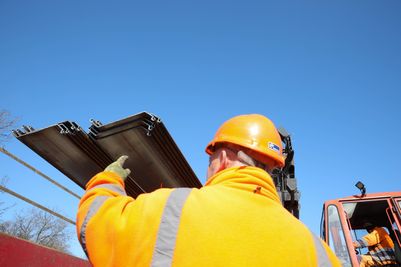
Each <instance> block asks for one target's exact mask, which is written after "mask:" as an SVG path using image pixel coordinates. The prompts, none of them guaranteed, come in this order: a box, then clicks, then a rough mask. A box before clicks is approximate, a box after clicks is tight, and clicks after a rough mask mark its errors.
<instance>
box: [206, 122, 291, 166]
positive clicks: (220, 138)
mask: <svg viewBox="0 0 401 267" xmlns="http://www.w3.org/2000/svg"><path fill="white" fill-rule="evenodd" d="M218 143H231V144H235V145H239V146H242V147H245V148H248V149H250V150H251V151H254V152H256V157H255V159H256V160H258V161H260V162H262V163H265V164H267V165H268V166H269V167H270V168H274V167H279V168H281V167H283V166H284V156H283V146H282V142H281V138H280V134H279V133H278V131H277V129H276V127H275V126H274V124H273V122H272V121H271V120H269V119H268V118H266V117H265V116H262V115H259V114H248V115H240V116H236V117H234V118H231V119H229V120H228V121H226V122H224V123H223V124H222V125H221V126H220V128H219V129H218V131H217V132H216V135H215V136H214V138H213V140H212V141H211V142H210V143H209V144H208V145H207V147H206V153H208V154H209V155H211V154H212V153H213V151H214V146H215V145H216V144H218ZM250 156H255V155H250Z"/></svg>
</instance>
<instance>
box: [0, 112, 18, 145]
mask: <svg viewBox="0 0 401 267" xmlns="http://www.w3.org/2000/svg"><path fill="white" fill-rule="evenodd" d="M16 122H17V119H16V118H11V115H10V113H9V112H8V111H7V110H4V109H3V110H0V144H1V143H3V142H4V141H6V140H7V139H8V138H9V137H10V135H11V134H10V130H11V128H12V127H13V126H14V125H15V123H16Z"/></svg>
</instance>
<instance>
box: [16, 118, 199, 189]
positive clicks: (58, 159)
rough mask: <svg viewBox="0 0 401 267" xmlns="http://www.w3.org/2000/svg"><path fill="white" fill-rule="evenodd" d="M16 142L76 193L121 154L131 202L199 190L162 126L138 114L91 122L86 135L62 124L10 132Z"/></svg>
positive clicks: (75, 126)
mask: <svg viewBox="0 0 401 267" xmlns="http://www.w3.org/2000/svg"><path fill="white" fill-rule="evenodd" d="M13 132H14V135H15V136H16V137H17V139H18V140H20V141H21V142H22V143H24V144H25V145H27V146H28V147H29V148H31V149H32V150H33V151H35V152H36V153H37V154H39V155H40V156H41V157H42V158H44V159H45V160H46V161H48V162H49V163H50V164H52V165H53V166H54V167H56V168H57V169H58V170H60V171H61V172H62V173H64V174H65V175H66V176H67V177H68V178H70V179H71V180H72V181H74V182H75V183H77V184H78V185H79V186H81V187H82V188H84V187H85V185H86V183H87V182H88V180H89V179H90V178H91V177H93V176H94V175H95V174H96V173H98V172H100V171H102V170H103V169H104V168H105V167H106V166H107V165H109V164H110V163H111V162H113V161H114V160H115V159H117V158H118V157H119V156H121V155H128V156H129V159H128V160H127V162H126V164H125V165H124V167H126V168H130V169H131V175H130V176H129V177H128V178H127V180H126V183H125V186H126V191H127V194H128V195H130V196H133V197H136V196H137V195H139V194H141V193H143V192H151V191H154V190H156V189H158V188H161V187H201V186H202V184H201V183H200V181H199V180H198V178H197V177H196V175H195V173H194V172H193V170H192V168H191V167H190V166H189V164H188V162H187V161H186V159H185V158H184V156H183V155H182V153H181V151H180V150H179V148H178V147H177V145H176V143H175V142H174V140H173V138H172V137H171V136H170V134H169V132H168V131H167V129H166V127H165V126H164V124H163V123H162V122H161V121H160V119H159V118H157V117H156V116H154V115H152V114H150V113H146V112H142V113H139V114H136V115H133V116H130V117H128V118H125V119H123V120H119V121H116V122H112V123H109V124H106V125H102V124H101V123H100V122H99V121H95V120H92V125H91V127H90V128H89V133H86V132H85V131H83V130H82V129H81V127H80V126H79V125H77V124H76V123H74V122H70V121H66V122H62V123H59V124H57V125H53V126H50V127H47V128H44V129H41V130H38V131H35V130H34V129H33V128H32V127H26V126H24V128H23V130H15V131H13Z"/></svg>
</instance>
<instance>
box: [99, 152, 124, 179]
mask: <svg viewBox="0 0 401 267" xmlns="http://www.w3.org/2000/svg"><path fill="white" fill-rule="evenodd" d="M127 159H128V156H125V155H124V156H121V157H119V158H118V160H116V161H114V162H113V163H112V164H110V165H109V166H107V167H106V169H104V171H109V172H114V173H115V174H117V175H118V176H120V177H121V178H122V179H123V180H124V181H125V179H127V176H128V175H129V174H130V173H131V170H130V169H124V168H123V165H124V162H125V161H126V160H127Z"/></svg>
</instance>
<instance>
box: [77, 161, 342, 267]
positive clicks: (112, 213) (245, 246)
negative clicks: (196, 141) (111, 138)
mask: <svg viewBox="0 0 401 267" xmlns="http://www.w3.org/2000/svg"><path fill="white" fill-rule="evenodd" d="M77 232H78V238H79V240H80V242H81V244H82V247H83V248H84V250H85V251H86V253H87V255H88V257H89V259H90V261H91V263H92V264H93V265H94V266H163V267H167V266H191V267H196V266H200V267H216V266H241V267H243V266H298V267H302V266H305V267H312V266H341V265H340V263H339V261H338V259H337V258H336V256H335V255H334V254H333V252H332V251H331V250H330V249H329V248H328V246H327V245H326V244H325V243H324V242H322V241H321V240H320V239H319V238H317V237H315V236H314V235H313V234H312V233H311V232H310V231H309V230H308V228H307V227H306V226H305V225H304V224H302V223H301V222H300V221H299V220H297V219H296V218H295V217H294V216H293V215H292V214H290V213H289V212H288V211H287V210H286V209H284V208H283V206H282V205H281V202H280V199H279V197H278V195H277V192H276V189H275V186H274V183H273V181H272V178H271V177H270V176H269V175H268V174H267V173H266V172H265V171H263V170H261V169H259V168H255V167H235V168H230V169H226V170H223V171H221V172H219V173H217V174H216V175H215V176H213V177H211V178H210V179H209V181H208V182H207V184H206V185H205V186H204V187H203V188H201V189H194V188H192V189H191V188H177V189H158V190H156V191H154V192H152V193H147V194H142V195H139V196H138V197H137V199H133V198H131V197H128V196H126V194H125V190H124V182H123V180H122V179H121V178H120V177H118V176H117V175H116V174H114V173H112V172H102V173H99V174H98V175H96V176H95V177H93V178H92V179H91V180H90V181H89V182H88V184H87V188H86V193H85V195H84V196H83V197H82V199H81V202H80V204H79V210H78V216H77Z"/></svg>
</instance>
